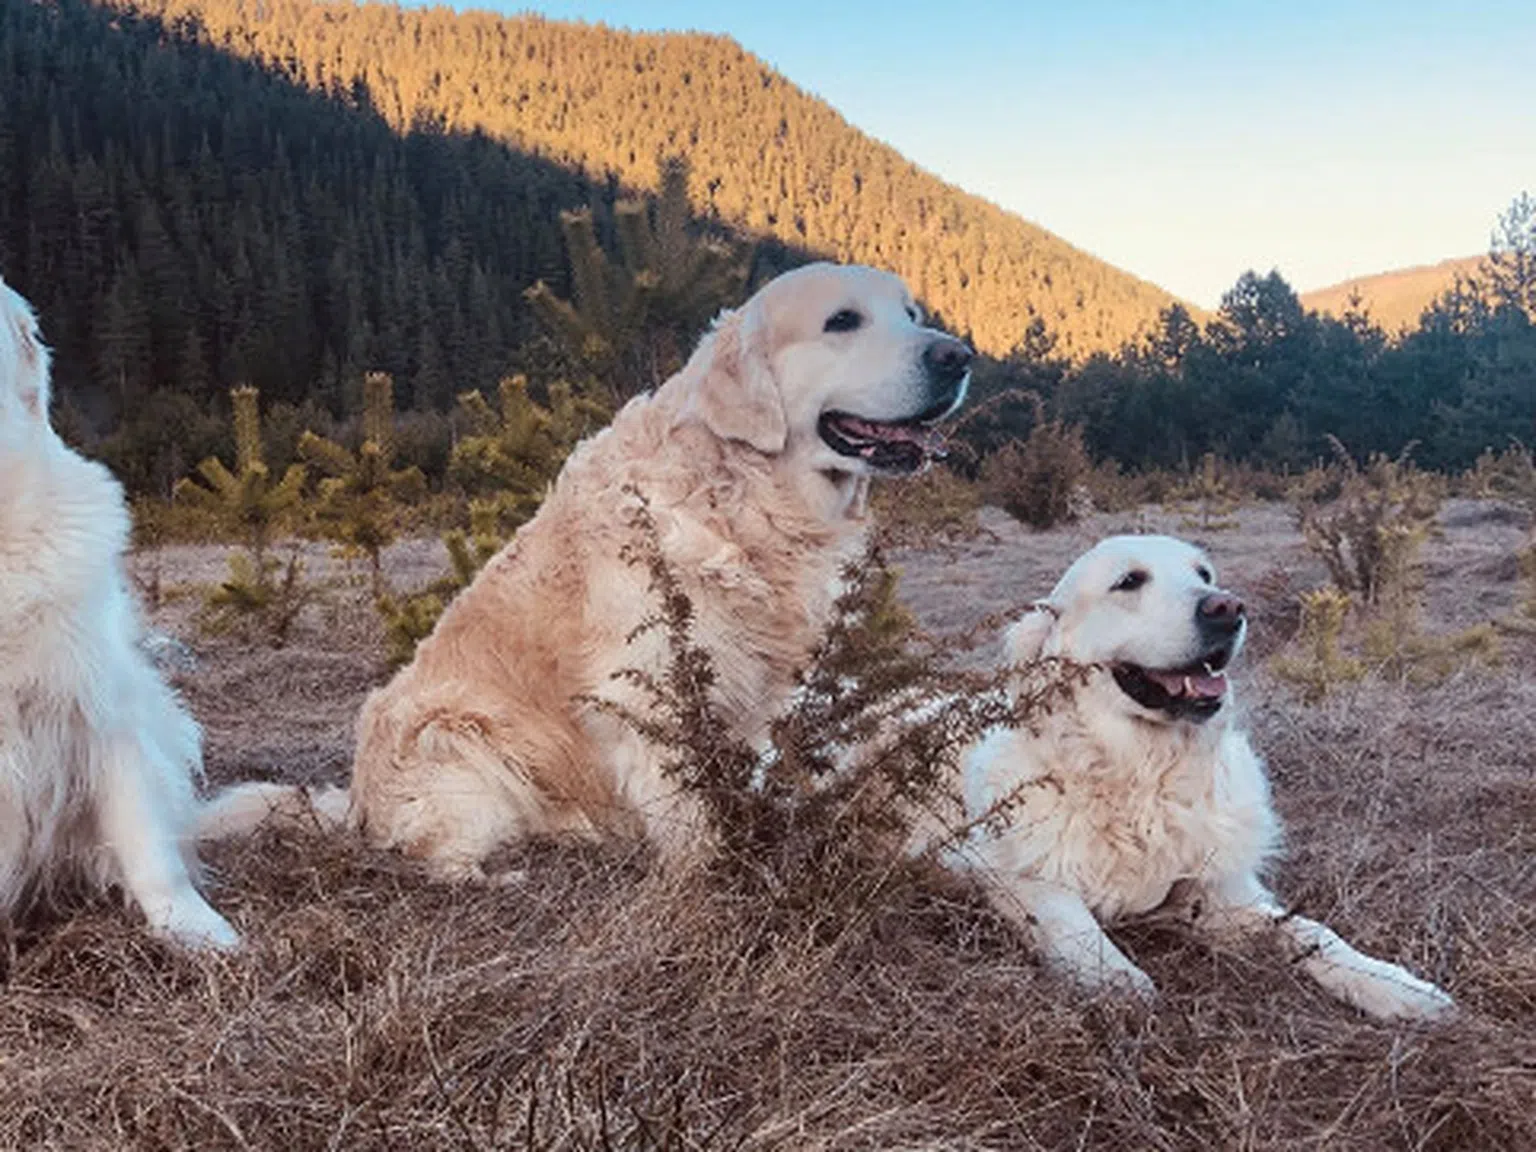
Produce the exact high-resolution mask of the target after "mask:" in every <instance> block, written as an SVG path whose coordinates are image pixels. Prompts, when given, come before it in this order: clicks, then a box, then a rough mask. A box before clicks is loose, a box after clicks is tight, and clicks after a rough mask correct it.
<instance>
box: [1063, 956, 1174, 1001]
mask: <svg viewBox="0 0 1536 1152" xmlns="http://www.w3.org/2000/svg"><path fill="white" fill-rule="evenodd" d="M1072 975H1073V977H1074V978H1075V979H1076V980H1077V981H1078V983H1079V984H1081V985H1082V986H1083V987H1085V988H1088V989H1091V990H1092V991H1094V992H1106V993H1109V994H1111V995H1117V996H1131V997H1134V998H1135V999H1137V1000H1141V1001H1143V1002H1144V1003H1147V1004H1151V1003H1152V1002H1153V1001H1154V1000H1156V999H1157V985H1156V984H1154V983H1153V982H1152V977H1150V976H1148V975H1147V974H1146V973H1145V972H1143V971H1142V970H1141V969H1140V968H1138V967H1136V965H1135V964H1133V963H1131V962H1130V960H1128V959H1126V958H1125V957H1124V956H1123V955H1115V956H1109V955H1106V956H1104V957H1102V958H1101V960H1100V962H1099V963H1097V964H1095V965H1093V966H1092V967H1089V968H1087V969H1077V970H1075V971H1074V972H1073V973H1072Z"/></svg>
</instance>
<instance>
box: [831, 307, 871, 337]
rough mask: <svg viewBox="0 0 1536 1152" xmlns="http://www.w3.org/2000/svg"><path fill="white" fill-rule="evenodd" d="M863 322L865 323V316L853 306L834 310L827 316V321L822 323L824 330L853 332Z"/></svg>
mask: <svg viewBox="0 0 1536 1152" xmlns="http://www.w3.org/2000/svg"><path fill="white" fill-rule="evenodd" d="M862 323H864V317H862V316H860V315H859V314H858V313H857V312H855V311H854V310H853V309H852V308H844V309H843V310H842V311H841V312H834V313H832V315H830V316H828V317H827V322H826V323H825V324H824V325H822V331H824V332H852V331H853V330H854V329H856V328H857V327H858V326H859V325H860V324H862Z"/></svg>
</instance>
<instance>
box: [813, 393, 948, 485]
mask: <svg viewBox="0 0 1536 1152" xmlns="http://www.w3.org/2000/svg"><path fill="white" fill-rule="evenodd" d="M953 407H954V401H953V400H947V401H945V402H943V403H941V404H936V405H934V406H933V407H932V408H929V409H928V410H927V411H925V412H919V413H918V414H917V415H916V416H911V417H908V418H907V419H905V420H867V419H865V418H864V417H862V416H855V415H853V414H852V413H849V412H823V413H822V414H821V419H820V421H818V423H817V430H818V431H820V433H821V438H822V439H823V440H824V441H826V442H827V444H828V445H829V446H830V447H831V448H832V450H833V451H834V452H837V453H839V454H840V455H843V456H853V457H855V458H857V459H860V460H863V461H864V462H865V463H866V464H868V465H869V466H870V467H871V468H875V469H877V470H878V471H881V472H895V473H911V472H918V471H921V470H922V469H923V468H925V467H927V466H928V464H930V463H931V462H932V461H934V460H939V459H942V458H943V457H944V456H945V455H946V454H947V449H946V448H945V445H944V433H942V432H941V431H939V429H938V428H936V427H935V424H936V423H937V422H938V421H940V420H942V419H943V418H944V417H945V416H947V415H949V411H950V409H951V408H953Z"/></svg>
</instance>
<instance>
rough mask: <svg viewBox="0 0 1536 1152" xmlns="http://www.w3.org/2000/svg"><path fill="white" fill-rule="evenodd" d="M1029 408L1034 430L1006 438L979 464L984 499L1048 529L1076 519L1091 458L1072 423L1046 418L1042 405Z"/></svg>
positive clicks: (1039, 402) (1036, 402) (1038, 401)
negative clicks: (1001, 445) (1013, 438)
mask: <svg viewBox="0 0 1536 1152" xmlns="http://www.w3.org/2000/svg"><path fill="white" fill-rule="evenodd" d="M1028 395H1029V397H1030V399H1031V400H1032V401H1033V403H1034V406H1035V421H1034V426H1033V427H1032V428H1031V429H1030V432H1029V435H1028V436H1027V437H1026V438H1025V439H1024V440H1023V441H1022V442H1021V441H1018V440H1012V441H1010V442H1009V443H1007V444H1006V445H1004V446H1003V447H1002V448H1000V449H999V450H998V451H996V452H994V453H992V455H990V456H988V457H987V458H986V460H985V461H984V462H983V463H982V466H981V478H980V483H981V490H982V494H983V496H984V497H985V498H986V500H987V501H988V502H989V503H991V504H995V505H997V506H998V507H999V508H1001V509H1002V510H1003V511H1005V512H1007V513H1008V514H1009V515H1010V516H1012V517H1013V518H1014V519H1015V520H1019V521H1021V522H1022V523H1025V524H1028V525H1029V526H1030V527H1032V528H1050V527H1052V526H1054V525H1056V524H1064V523H1067V522H1069V521H1072V520H1075V519H1077V517H1078V515H1079V513H1080V510H1081V502H1082V495H1081V494H1082V493H1084V492H1087V491H1088V488H1087V482H1088V479H1089V477H1090V475H1091V473H1092V471H1093V460H1092V459H1091V458H1090V457H1089V455H1088V448H1087V445H1086V444H1085V443H1084V442H1083V430H1082V429H1081V428H1079V427H1078V426H1077V425H1075V424H1067V423H1065V422H1064V421H1061V420H1051V419H1047V418H1046V415H1045V403H1044V401H1042V400H1041V399H1040V397H1039V396H1037V395H1035V394H1034V393H1028Z"/></svg>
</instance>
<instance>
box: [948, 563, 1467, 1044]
mask: <svg viewBox="0 0 1536 1152" xmlns="http://www.w3.org/2000/svg"><path fill="white" fill-rule="evenodd" d="M1246 631H1247V621H1246V619H1245V616H1244V611H1243V605H1242V603H1241V601H1239V600H1238V599H1237V598H1236V597H1235V596H1233V595H1232V594H1231V593H1229V592H1225V591H1222V590H1221V588H1220V587H1219V586H1218V585H1217V583H1216V575H1215V571H1214V569H1213V567H1212V564H1211V561H1210V560H1209V558H1208V557H1207V556H1206V555H1205V554H1204V553H1203V552H1201V551H1200V550H1199V549H1198V548H1195V547H1194V546H1192V545H1190V544H1187V543H1185V542H1183V541H1181V540H1175V539H1172V538H1169V537H1157V536H1117V537H1112V538H1110V539H1107V540H1104V541H1102V542H1101V543H1099V544H1098V545H1097V546H1095V547H1094V548H1092V549H1091V550H1090V551H1088V552H1087V553H1086V554H1084V555H1083V556H1081V557H1080V558H1079V559H1078V560H1077V561H1076V562H1075V563H1073V564H1072V566H1071V567H1070V568H1069V569H1068V570H1067V572H1066V574H1065V575H1064V576H1062V578H1061V581H1060V582H1059V583H1058V584H1057V585H1056V588H1055V590H1054V591H1053V592H1052V593H1051V594H1050V596H1049V597H1048V598H1047V599H1046V600H1044V601H1041V602H1039V603H1037V604H1035V605H1034V606H1033V608H1032V609H1031V611H1029V612H1028V613H1027V614H1026V615H1025V616H1024V617H1023V618H1022V619H1021V620H1020V621H1019V622H1018V623H1016V624H1015V625H1013V626H1012V627H1011V628H1010V629H1009V630H1008V632H1007V634H1006V637H1005V647H1006V652H1007V657H1008V659H1009V661H1010V664H1011V665H1014V666H1016V667H1017V668H1018V669H1019V670H1018V672H1017V673H1016V674H1015V687H1014V691H1016V692H1017V691H1018V690H1019V687H1020V679H1019V678H1021V677H1030V676H1032V675H1040V674H1044V673H1043V669H1044V668H1045V665H1043V664H1040V663H1036V664H1035V665H1034V670H1033V671H1032V670H1031V667H1030V665H1031V662H1038V661H1040V660H1041V659H1042V658H1049V657H1058V658H1062V659H1066V660H1070V661H1072V662H1075V663H1078V664H1083V665H1091V666H1092V671H1090V672H1089V673H1088V674H1087V678H1086V681H1085V682H1084V683H1083V684H1082V686H1081V687H1077V688H1074V689H1073V691H1072V695H1071V697H1070V699H1069V700H1068V701H1067V702H1066V703H1065V704H1064V705H1062V706H1059V707H1058V709H1057V710H1056V711H1055V712H1054V713H1053V714H1051V715H1047V716H1045V717H1044V718H1043V719H1042V720H1040V721H1039V723H1038V726H1037V729H1036V730H1034V731H1031V730H1029V729H1027V728H1019V729H1010V730H999V731H996V732H994V733H992V734H990V735H989V736H988V737H987V738H985V739H984V740H983V741H982V742H981V743H980V744H978V745H977V746H976V747H975V748H973V749H972V750H971V751H970V752H969V753H968V755H967V757H966V760H965V763H964V768H963V770H964V795H965V802H966V808H967V814H968V816H970V817H971V818H972V819H976V818H978V817H980V816H981V815H982V814H983V813H986V812H987V811H988V810H989V809H992V808H993V806H994V805H997V804H998V803H999V801H1002V800H1003V799H1004V798H1005V797H1012V798H1013V799H1014V800H1015V801H1016V804H1017V806H1016V807H1015V808H1013V810H1012V812H1011V821H1010V822H1008V824H1007V827H1006V829H1005V830H1004V831H1002V832H1001V833H1000V834H999V833H994V832H991V831H987V830H984V829H982V828H979V827H978V828H977V829H976V830H975V831H973V833H972V834H971V836H970V837H969V838H968V839H967V840H966V841H965V842H964V843H963V844H962V845H961V846H960V847H959V848H958V849H955V850H954V852H953V856H952V863H954V864H956V865H958V866H960V867H963V868H966V869H969V870H971V871H973V872H974V873H975V874H976V875H977V876H978V877H979V878H980V879H981V880H982V883H983V887H984V889H985V890H986V891H987V894H988V896H989V898H990V899H991V900H992V902H993V903H994V904H995V906H996V907H997V908H998V909H999V910H1000V911H1002V912H1003V913H1004V914H1005V915H1006V916H1008V917H1009V918H1010V919H1012V920H1013V921H1014V922H1015V923H1017V924H1018V925H1019V926H1020V927H1021V928H1022V929H1023V931H1024V932H1025V933H1026V934H1027V936H1028V937H1029V939H1031V940H1032V941H1033V943H1034V945H1035V947H1036V948H1038V950H1039V952H1040V953H1041V955H1042V957H1043V958H1044V960H1045V961H1046V963H1047V964H1048V966H1050V967H1053V968H1056V969H1057V970H1059V971H1062V972H1064V973H1065V974H1067V975H1069V976H1071V977H1073V978H1075V979H1076V980H1077V981H1079V982H1080V983H1082V984H1084V985H1088V986H1090V987H1105V986H1115V985H1118V986H1121V987H1124V988H1128V989H1129V990H1132V991H1135V992H1138V993H1141V994H1142V995H1150V994H1151V993H1152V992H1153V986H1152V981H1151V979H1150V978H1149V977H1148V976H1147V975H1146V973H1144V972H1143V971H1142V970H1141V969H1140V968H1138V967H1137V966H1136V965H1135V964H1134V963H1132V961H1131V960H1130V959H1129V958H1128V957H1126V955H1125V954H1124V953H1123V952H1121V950H1120V949H1119V948H1117V947H1116V946H1115V944H1114V942H1113V941H1111V940H1110V938H1109V937H1108V936H1107V935H1106V934H1105V932H1104V929H1103V927H1102V925H1104V924H1113V923H1114V922H1116V921H1118V920H1122V919H1124V918H1129V917H1135V916H1140V915H1143V914H1148V913H1153V912H1154V911H1156V912H1159V913H1160V914H1164V915H1180V916H1182V917H1184V918H1186V919H1187V920H1188V921H1189V922H1190V923H1192V924H1193V925H1194V926H1195V927H1196V928H1197V929H1199V930H1208V931H1210V932H1211V933H1213V934H1218V935H1221V934H1225V935H1229V936H1236V935H1247V934H1258V933H1271V934H1272V938H1274V939H1277V940H1280V941H1283V942H1284V946H1285V947H1286V948H1287V949H1288V950H1289V954H1290V955H1291V956H1292V957H1293V958H1294V959H1295V962H1296V963H1297V964H1298V965H1300V967H1301V968H1302V969H1303V970H1304V971H1306V972H1307V973H1308V974H1309V975H1310V976H1311V977H1312V978H1313V979H1315V980H1316V981H1317V982H1318V983H1319V984H1320V985H1322V986H1323V987H1324V988H1325V989H1327V990H1328V991H1329V992H1330V993H1332V994H1333V995H1334V996H1336V997H1338V998H1339V999H1341V1000H1343V1001H1346V1002H1347V1003H1349V1004H1352V1005H1354V1006H1355V1007H1356V1008H1358V1009H1360V1010H1362V1011H1364V1012H1366V1013H1368V1014H1370V1015H1372V1016H1375V1017H1379V1018H1383V1019H1427V1018H1432V1017H1435V1016H1439V1015H1441V1014H1443V1013H1446V1012H1448V1011H1449V1010H1450V1009H1451V1007H1452V1004H1451V1000H1450V998H1449V997H1448V996H1447V995H1446V994H1445V993H1444V992H1442V991H1441V990H1440V989H1439V988H1436V987H1435V986H1434V985H1432V984H1429V983H1426V982H1425V981H1423V980H1421V979H1419V978H1418V977H1416V976H1414V975H1412V974H1411V973H1409V972H1407V971H1406V970H1404V969H1403V968H1401V967H1399V966H1398V965H1396V964H1390V963H1387V962H1385V961H1382V960H1376V959H1373V958H1372V957H1369V956H1365V955H1363V954H1361V953H1360V952H1358V951H1357V950H1356V949H1354V948H1353V947H1351V946H1350V945H1349V944H1347V943H1346V942H1345V941H1344V940H1342V939H1340V938H1339V936H1338V935H1337V934H1335V933H1334V932H1333V931H1331V930H1330V929H1329V928H1327V927H1325V926H1324V925H1322V924H1319V923H1316V922H1314V921H1312V920H1308V919H1306V918H1304V917H1301V916H1296V915H1290V914H1288V913H1287V912H1286V910H1285V909H1284V908H1282V907H1281V905H1280V904H1279V903H1278V902H1277V901H1276V899H1275V897H1274V896H1273V895H1271V894H1270V891H1269V889H1268V888H1266V887H1265V885H1264V884H1263V882H1262V881H1261V880H1260V873H1261V871H1262V870H1263V868H1264V866H1265V864H1266V862H1267V861H1268V860H1269V858H1270V857H1271V856H1272V855H1273V853H1274V852H1275V851H1276V848H1277V845H1278V841H1279V832H1280V829H1279V822H1278V820H1277V818H1276V815H1275V812H1274V809H1273V808H1272V807H1271V803H1270V791H1269V784H1268V781H1267V779H1266V777H1265V774H1264V768H1263V765H1262V764H1261V762H1260V761H1259V759H1258V757H1257V756H1256V755H1255V754H1254V751H1253V748H1252V746H1251V745H1250V743H1249V740H1248V737H1247V735H1246V734H1245V733H1244V731H1243V728H1242V726H1241V724H1240V722H1239V718H1238V717H1237V715H1236V714H1235V711H1234V707H1233V704H1232V699H1231V698H1232V689H1231V686H1230V684H1229V683H1228V680H1227V669H1228V668H1229V667H1230V665H1231V663H1232V661H1233V660H1235V659H1236V658H1237V656H1238V653H1239V652H1240V651H1241V649H1242V646H1243V639H1244V636H1245V635H1246Z"/></svg>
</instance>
